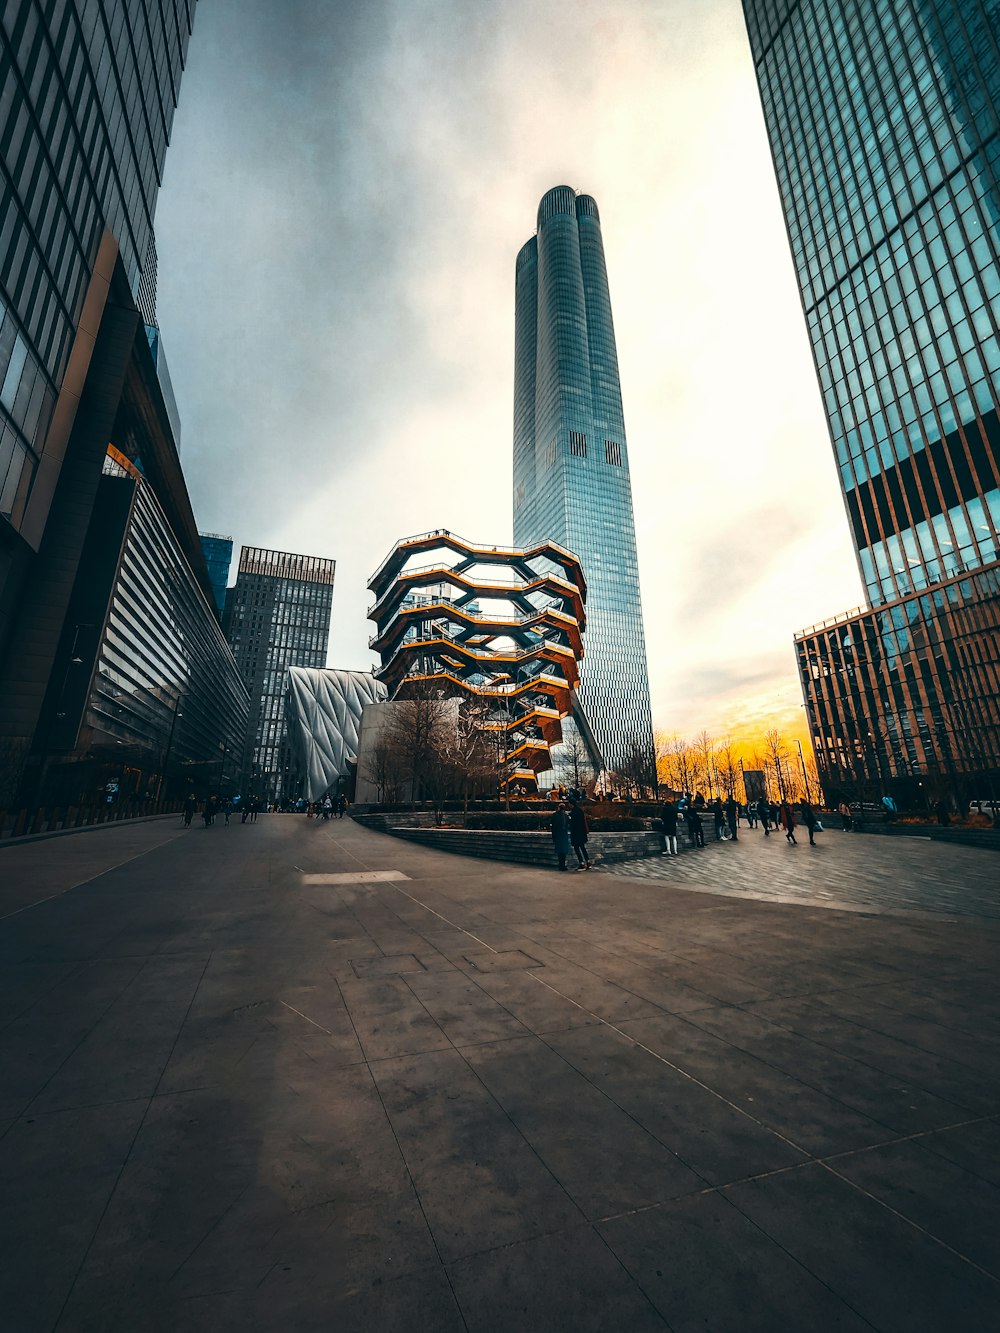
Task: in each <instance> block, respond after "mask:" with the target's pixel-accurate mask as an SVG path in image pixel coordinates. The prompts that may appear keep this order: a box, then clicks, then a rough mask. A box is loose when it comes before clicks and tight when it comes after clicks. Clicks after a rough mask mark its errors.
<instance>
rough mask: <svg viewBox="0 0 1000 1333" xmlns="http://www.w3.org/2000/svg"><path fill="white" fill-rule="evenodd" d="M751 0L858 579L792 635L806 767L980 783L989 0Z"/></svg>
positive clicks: (994, 170) (991, 462)
mask: <svg viewBox="0 0 1000 1333" xmlns="http://www.w3.org/2000/svg"><path fill="white" fill-rule="evenodd" d="M744 9H745V13H746V19H747V27H748V31H749V35H750V44H751V48H752V52H753V59H754V63H755V66H756V72H757V79H758V83H759V86H760V92H761V98H762V101H763V105H764V114H765V119H766V122H767V129H768V135H769V138H770V143H771V152H772V155H773V158H774V164H775V170H776V173H777V178H778V186H779V190H780V194H781V199H782V205H783V208H784V213H785V220H786V224H787V228H788V236H789V241H790V244H791V248H792V255H793V258H794V262H795V268H796V273H797V277H798V283H799V291H800V294H801V299H802V306H803V310H804V313H805V318H806V323H807V326H808V330H809V336H810V341H811V343H812V350H813V356H814V359H815V363H816V369H817V374H818V377H819V381H820V387H821V389H822V393H823V399H824V404H825V408H826V416H827V421H828V424H829V429H830V436H831V440H832V444H833V448H834V452H835V454H836V459H837V465H838V468H839V472H840V482H841V487H842V490H843V494H844V500H845V507H846V511H847V518H848V522H849V524H850V530H851V536H852V538H853V542H854V546H855V549H856V553H857V560H858V568H859V571H860V573H861V577H862V580H863V583H864V587H865V595H866V599H867V604H866V606H865V607H863V608H860V609H858V610H856V611H853V612H848V613H845V614H844V615H843V616H839V617H835V618H834V619H832V620H830V621H826V622H824V623H823V624H821V625H817V626H813V627H812V628H811V629H809V630H806V631H803V632H802V633H801V634H799V635H797V636H796V650H797V653H798V665H799V671H800V674H801V680H802V687H803V692H804V697H805V702H806V708H807V710H808V714H809V721H810V726H811V730H812V734H813V743H814V747H815V750H816V758H817V763H818V765H819V769H820V773H821V775H822V776H823V778H824V781H825V783H826V785H827V791H828V795H829V794H830V793H831V791H832V790H833V789H834V788H837V787H843V788H845V789H851V788H854V789H856V788H857V787H858V785H861V786H865V785H867V786H869V787H871V788H881V790H882V791H894V792H896V793H897V795H900V796H902V798H903V799H904V800H908V801H913V800H916V799H918V798H919V795H920V793H921V791H923V792H925V793H927V792H930V793H932V794H936V795H942V794H944V793H946V792H948V791H950V792H952V793H953V794H954V795H955V796H956V797H962V796H966V797H968V796H976V795H982V794H983V793H982V792H981V791H973V788H978V787H982V786H983V785H984V784H986V785H987V786H988V784H989V783H990V782H991V781H992V782H997V781H998V779H1000V564H998V554H1000V549H998V548H1000V417H998V410H1000V322H998V319H1000V230H998V226H1000V48H998V41H1000V4H998V3H997V0H958V2H957V3H954V4H948V5H944V4H941V3H938V2H937V0H882V2H881V3H878V4H872V3H865V2H864V0H744ZM998 789H1000V788H998ZM987 794H988V793H987Z"/></svg>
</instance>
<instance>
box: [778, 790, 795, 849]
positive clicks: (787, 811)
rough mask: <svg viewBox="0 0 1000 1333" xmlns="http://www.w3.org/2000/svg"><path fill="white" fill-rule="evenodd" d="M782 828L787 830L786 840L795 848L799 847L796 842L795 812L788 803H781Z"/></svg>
mask: <svg viewBox="0 0 1000 1333" xmlns="http://www.w3.org/2000/svg"><path fill="white" fill-rule="evenodd" d="M781 826H782V828H783V829H784V830H785V840H786V842H790V843H791V844H792V846H793V847H797V846H798V843H797V842H796V841H795V812H794V811H793V810H792V807H791V806H790V805H789V804H788V802H787V801H782V802H781Z"/></svg>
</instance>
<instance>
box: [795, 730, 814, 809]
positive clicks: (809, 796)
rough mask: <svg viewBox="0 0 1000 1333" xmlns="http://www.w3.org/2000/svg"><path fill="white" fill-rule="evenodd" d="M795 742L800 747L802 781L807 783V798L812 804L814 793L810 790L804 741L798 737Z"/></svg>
mask: <svg viewBox="0 0 1000 1333" xmlns="http://www.w3.org/2000/svg"><path fill="white" fill-rule="evenodd" d="M795 744H796V745H797V746H798V747H799V763H800V764H801V765H802V781H803V782H804V783H805V784H806V800H807V801H808V802H809V804H810V805H811V804H812V793H811V792H810V790H809V774H808V773H807V772H806V757H805V755H804V754H803V753H802V742H801V741H800V740H798V739H796V741H795Z"/></svg>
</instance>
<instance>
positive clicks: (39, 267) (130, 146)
mask: <svg viewBox="0 0 1000 1333" xmlns="http://www.w3.org/2000/svg"><path fill="white" fill-rule="evenodd" d="M194 4H195V0H134V3H128V4H126V3H124V0H74V3H70V4H65V3H64V4H44V3H42V0H5V3H4V4H3V5H2V6H0V106H2V108H3V115H2V117H0V187H2V188H0V775H2V781H0V804H8V803H10V802H11V801H16V800H18V799H24V797H25V793H29V794H30V792H31V791H33V790H34V789H35V788H37V783H38V778H39V774H40V772H41V769H42V768H43V767H44V764H45V759H44V754H43V751H44V748H45V742H44V738H43V737H42V735H41V732H40V719H41V712H42V704H43V699H44V698H45V695H46V693H47V691H48V690H49V687H50V683H51V681H52V680H53V679H54V678H55V676H56V675H59V676H61V673H62V672H63V671H64V669H65V664H64V663H63V662H62V661H61V660H59V659H58V653H59V651H60V643H61V641H62V640H63V631H64V625H65V621H66V616H67V611H68V606H69V600H70V597H71V595H72V592H73V588H74V584H75V580H76V576H77V573H78V571H79V566H80V558H81V553H82V550H83V546H84V542H85V540H86V537H87V532H88V528H89V525H90V521H91V517H92V514H93V510H94V505H95V503H96V499H97V493H98V489H99V486H100V483H101V475H102V467H103V464H104V459H105V456H106V450H107V445H108V442H109V440H112V439H115V431H116V423H118V422H119V421H120V419H121V414H120V408H121V407H122V403H123V395H124V394H125V393H126V392H127V388H128V385H129V383H130V382H131V383H132V384H134V383H135V382H136V377H137V376H139V377H142V376H144V375H145V374H146V372H147V371H148V370H149V369H150V368H152V371H153V374H154V376H155V378H156V379H157V382H158V387H157V390H156V392H155V393H154V394H153V399H155V402H154V404H153V406H152V408H151V411H152V412H153V414H154V416H155V417H156V419H157V421H158V420H159V418H160V417H161V416H162V417H163V418H164V419H166V422H167V433H168V434H169V435H170V436H171V437H172V438H174V439H175V442H176V434H177V432H176V429H175V424H176V412H175V410H174V407H173V401H172V393H171V392H170V389H169V376H168V374H167V371H166V361H165V358H164V357H163V352H162V345H161V343H160V340H159V336H158V331H157V330H156V327H155V326H156V316H155V309H154V295H155V254H156V250H155V242H154V239H153V219H154V214H155V210H156V199H157V193H158V191H159V187H160V183H161V179H162V175H163V166H164V158H165V154H166V149H167V142H168V139H169V135H170V129H171V122H172V119H173V113H174V107H175V104H176V101H177V96H178V91H179V87H180V80H181V74H182V71H183V68H184V61H185V53H186V50H187V43H188V38H189V35H190V32H191V25H192V20H193V15H194ZM171 418H173V423H174V424H171ZM153 428H154V429H158V426H154V427H153ZM116 444H118V445H119V446H121V445H122V441H121V439H116ZM123 452H125V453H126V454H129V455H130V450H129V448H128V446H127V444H126V445H125V446H124V447H123ZM151 484H154V489H155V483H151ZM161 503H165V504H166V505H167V507H168V508H169V506H170V504H171V503H172V501H171V499H170V497H169V496H166V497H161ZM182 507H183V506H182ZM187 536H188V534H186V533H185V534H183V539H184V542H185V544H186V543H187ZM185 558H186V559H188V560H189V562H191V563H192V568H193V571H194V575H195V578H196V580H197V581H198V583H199V585H200V584H201V583H202V581H203V580H205V581H207V576H206V575H205V571H204V561H203V558H202V557H201V554H200V550H198V549H195V548H191V549H190V550H186V556H185Z"/></svg>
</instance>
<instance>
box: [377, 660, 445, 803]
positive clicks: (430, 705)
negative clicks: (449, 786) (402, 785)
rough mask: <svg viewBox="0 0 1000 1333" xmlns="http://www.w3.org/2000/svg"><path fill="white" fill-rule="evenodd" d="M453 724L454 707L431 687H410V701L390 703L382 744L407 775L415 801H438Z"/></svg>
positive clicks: (403, 700) (401, 700) (408, 699)
mask: <svg viewBox="0 0 1000 1333" xmlns="http://www.w3.org/2000/svg"><path fill="white" fill-rule="evenodd" d="M452 720H453V705H452V704H451V703H450V702H449V700H448V699H447V698H442V697H441V695H440V694H438V693H437V692H436V691H435V690H434V689H433V687H432V688H427V687H424V688H420V689H417V688H415V687H412V686H411V692H410V696H409V698H407V699H397V700H394V701H393V709H392V712H391V714H390V717H389V721H388V724H387V726H386V728H385V740H386V743H387V744H388V745H389V746H390V747H391V749H392V750H393V751H394V753H395V755H396V757H397V760H398V762H399V764H400V766H401V768H402V771H403V772H404V773H405V774H406V777H407V779H408V781H409V785H410V792H411V797H412V799H413V800H415V801H417V800H425V799H437V798H438V797H439V794H440V787H441V781H442V776H443V771H442V770H443V766H442V759H443V758H444V757H446V756H447V753H448V750H449V747H450V746H451V745H452V744H453V739H454V737H453V727H452Z"/></svg>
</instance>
